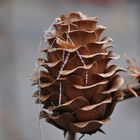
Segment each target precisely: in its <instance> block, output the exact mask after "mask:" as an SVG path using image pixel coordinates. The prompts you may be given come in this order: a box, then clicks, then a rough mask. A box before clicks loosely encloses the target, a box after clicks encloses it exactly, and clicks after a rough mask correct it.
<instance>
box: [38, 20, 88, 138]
mask: <svg viewBox="0 0 140 140" xmlns="http://www.w3.org/2000/svg"><path fill="white" fill-rule="evenodd" d="M59 22H60V21H59V20H58V19H57V18H56V19H55V20H54V21H53V22H52V24H51V25H50V26H49V28H48V29H44V31H43V39H42V38H40V43H39V46H38V50H37V58H36V59H38V58H43V59H42V62H41V63H43V62H44V60H45V59H46V58H47V54H46V53H45V55H46V56H44V55H42V53H41V51H40V50H41V49H42V48H48V47H49V48H51V47H52V46H53V44H54V42H56V43H57V41H59V37H56V38H55V39H54V40H53V42H52V44H51V45H50V46H48V45H47V43H44V39H47V36H48V35H51V31H52V29H53V25H54V24H56V23H59ZM70 30H71V29H70V25H68V32H67V42H70V43H71V44H72V45H75V44H74V42H73V41H72V39H71V38H70V36H69V32H70ZM76 53H77V55H78V57H79V59H80V61H81V63H82V64H83V66H84V67H86V64H85V62H84V60H83V58H82V56H81V55H80V53H79V51H78V50H77V51H76ZM65 54H66V52H65V50H63V54H62V65H61V68H60V70H59V73H58V76H57V78H56V79H55V81H56V80H60V76H61V73H62V71H63V69H64V67H65V65H66V64H67V62H68V60H69V57H70V52H68V53H67V54H66V55H65ZM35 71H37V73H38V76H39V77H40V72H41V64H37V63H36V64H35ZM38 80H39V81H38V91H39V97H40V96H41V88H40V85H41V81H40V78H39V79H38ZM53 82H54V81H53ZM87 83H88V71H87V70H86V75H85V85H87ZM62 92H63V84H62V82H61V80H60V82H59V101H58V105H59V106H60V105H61V103H62V94H63V93H62ZM51 104H52V105H53V106H54V107H55V105H54V104H53V102H51ZM39 106H40V109H39V114H40V112H42V111H43V106H42V104H41V101H40V99H39ZM39 128H40V133H41V139H42V140H45V135H44V129H43V125H42V122H41V120H40V119H39Z"/></svg>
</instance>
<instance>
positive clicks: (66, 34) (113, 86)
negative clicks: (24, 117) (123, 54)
mask: <svg viewBox="0 0 140 140" xmlns="http://www.w3.org/2000/svg"><path fill="white" fill-rule="evenodd" d="M97 20H98V19H97V18H96V17H86V16H85V15H83V14H82V13H81V12H77V13H69V14H67V15H61V17H60V18H57V23H55V24H54V30H52V31H51V36H50V37H49V38H48V37H46V36H44V38H43V40H44V42H47V41H48V43H49V45H50V47H49V48H44V49H42V51H43V52H44V53H45V54H47V57H46V58H39V59H38V65H39V66H42V67H44V68H45V69H44V70H41V71H40V72H38V73H36V74H35V75H34V77H33V85H36V84H37V85H38V86H39V90H38V91H36V92H35V93H34V95H33V96H34V97H36V98H37V102H38V103H41V104H42V105H43V108H44V110H43V111H42V112H41V113H40V118H45V119H46V121H47V122H48V123H50V124H52V125H54V126H56V127H58V128H60V129H62V130H64V132H67V131H69V132H73V133H76V132H79V133H82V134H93V133H96V132H97V131H100V132H103V131H102V130H101V128H100V127H101V126H102V125H103V124H105V123H106V122H107V121H108V120H109V117H110V115H111V114H112V112H113V110H114V107H115V105H116V103H117V101H119V100H122V99H123V93H122V92H121V91H120V89H119V88H120V86H121V85H122V84H123V78H122V77H121V76H120V75H118V74H117V73H118V72H119V71H123V69H122V68H120V67H118V66H116V65H114V64H109V62H110V61H111V60H115V59H118V58H119V55H117V54H115V53H113V52H112V51H109V50H108V49H109V48H110V47H111V46H112V45H111V41H112V39H111V38H103V39H100V35H101V33H102V32H103V31H104V30H105V29H106V28H105V27H104V26H102V25H97Z"/></svg>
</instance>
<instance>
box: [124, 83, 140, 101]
mask: <svg viewBox="0 0 140 140" xmlns="http://www.w3.org/2000/svg"><path fill="white" fill-rule="evenodd" d="M132 89H133V90H134V92H135V93H136V94H137V96H140V86H136V87H132ZM122 91H123V92H124V94H125V96H124V99H123V100H122V101H124V100H126V99H131V98H133V97H137V96H135V95H134V94H133V93H132V92H133V91H131V89H128V88H127V89H124V90H122Z"/></svg>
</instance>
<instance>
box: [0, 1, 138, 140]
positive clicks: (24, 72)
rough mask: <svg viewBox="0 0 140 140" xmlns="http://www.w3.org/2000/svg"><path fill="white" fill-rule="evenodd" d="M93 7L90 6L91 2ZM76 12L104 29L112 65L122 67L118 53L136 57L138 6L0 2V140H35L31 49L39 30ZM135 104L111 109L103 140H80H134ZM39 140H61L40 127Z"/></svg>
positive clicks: (99, 138) (60, 134) (135, 101)
mask: <svg viewBox="0 0 140 140" xmlns="http://www.w3.org/2000/svg"><path fill="white" fill-rule="evenodd" d="M94 1H95V0H94ZM71 11H82V12H83V13H85V14H87V15H88V16H98V17H99V24H103V25H104V26H106V27H107V30H106V31H105V32H104V34H103V35H104V36H110V37H112V38H113V39H114V44H115V45H116V47H115V48H114V51H116V52H117V53H120V54H121V56H122V58H121V59H120V60H119V61H116V63H118V64H119V65H123V66H124V67H126V63H125V58H124V57H123V54H124V53H127V54H128V56H129V57H130V58H133V57H135V58H136V60H137V63H138V64H140V59H139V54H140V48H139V47H140V46H139V43H140V42H139V39H140V38H139V31H140V29H139V21H140V20H139V3H138V2H137V1H136V0H135V1H132V0H131V1H130V0H129V1H126V0H116V1H115V0H114V2H113V0H112V4H97V3H96V4H94V2H92V3H90V2H89V1H88V0H82V1H80V0H0V140H41V135H40V128H39V121H38V113H39V106H38V105H35V104H34V99H33V98H32V97H31V96H32V93H33V91H34V89H33V88H32V87H31V81H30V77H31V75H32V74H33V72H34V66H35V61H36V57H37V56H36V55H37V48H38V44H39V40H40V37H41V35H42V31H43V28H48V26H49V25H50V24H51V22H52V21H53V20H54V18H55V17H57V16H59V15H61V14H62V13H68V12H71ZM139 106H140V99H139V98H137V99H131V100H129V101H125V102H123V103H120V104H118V105H117V107H116V108H115V111H114V113H113V115H112V116H111V121H110V122H109V123H108V124H106V125H105V126H103V130H104V131H105V132H106V133H107V134H106V135H104V134H101V133H97V134H95V135H92V136H85V137H84V138H83V140H91V139H94V140H118V139H119V140H124V139H127V140H132V139H133V140H139V139H140V133H139V132H140V121H139V119H140V108H139ZM42 127H43V131H44V134H45V140H54V139H57V140H62V139H64V138H63V132H62V131H60V130H58V129H57V128H55V127H53V126H51V125H49V124H47V123H45V122H42Z"/></svg>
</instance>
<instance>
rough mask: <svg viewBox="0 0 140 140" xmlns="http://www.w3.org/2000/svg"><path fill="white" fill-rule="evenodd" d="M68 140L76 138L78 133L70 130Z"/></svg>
mask: <svg viewBox="0 0 140 140" xmlns="http://www.w3.org/2000/svg"><path fill="white" fill-rule="evenodd" d="M67 140H76V134H75V133H74V132H68V138H67Z"/></svg>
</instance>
